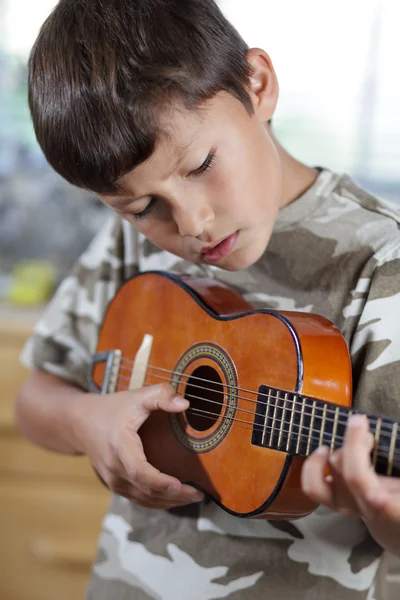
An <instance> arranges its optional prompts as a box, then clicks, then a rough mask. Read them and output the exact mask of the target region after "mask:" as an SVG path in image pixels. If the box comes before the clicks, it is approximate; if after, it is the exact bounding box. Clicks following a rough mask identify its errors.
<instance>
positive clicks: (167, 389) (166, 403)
mask: <svg viewBox="0 0 400 600" xmlns="http://www.w3.org/2000/svg"><path fill="white" fill-rule="evenodd" d="M142 394H143V395H142V399H141V400H142V401H141V408H142V410H143V412H144V413H145V416H146V417H147V416H149V414H150V413H151V412H153V411H155V410H165V411H166V412H171V413H175V412H182V411H184V410H186V409H187V408H188V407H189V401H188V400H186V399H185V398H183V397H182V396H177V395H176V392H175V390H174V389H173V388H172V387H171V386H170V385H168V384H164V383H162V384H160V385H152V386H148V387H146V388H142Z"/></svg>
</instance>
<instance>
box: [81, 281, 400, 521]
mask: <svg viewBox="0 0 400 600" xmlns="http://www.w3.org/2000/svg"><path fill="white" fill-rule="evenodd" d="M161 382H169V383H170V384H171V385H172V386H173V387H174V388H175V390H176V392H177V393H178V394H180V395H181V396H184V397H185V398H187V399H188V400H189V402H190V406H189V408H188V409H187V410H186V411H185V412H183V413H180V414H174V415H171V414H169V413H166V412H164V411H156V412H154V413H152V415H151V416H150V417H149V419H148V420H147V421H146V422H145V423H144V425H143V426H142V427H141V429H140V431H139V434H140V436H141V439H142V441H143V445H144V450H145V454H146V456H147V459H148V460H149V462H150V463H151V464H153V465H154V466H155V467H157V468H158V469H160V471H162V472H164V473H168V474H170V475H173V476H175V477H177V478H178V479H179V480H180V481H182V482H185V483H189V484H191V485H194V486H195V487H197V488H199V489H201V490H202V491H203V492H205V494H206V495H207V496H208V497H210V498H211V499H212V500H214V501H215V502H217V503H218V504H219V505H220V506H221V507H222V508H223V509H225V510H226V511H228V512H229V513H231V514H233V515H235V516H238V517H253V518H257V517H261V518H266V519H295V518H298V517H302V516H305V515H307V514H309V513H310V512H312V511H313V510H315V508H316V505H315V504H314V503H313V502H312V501H311V500H309V499H308V498H307V497H306V496H305V495H304V494H303V493H302V492H301V489H300V471H301V466H302V463H303V462H304V460H305V458H306V457H307V456H308V455H309V454H310V453H311V452H312V451H313V450H315V449H316V448H317V447H318V446H320V445H322V444H325V445H327V446H329V447H330V449H331V450H332V451H333V450H335V449H337V448H339V447H340V446H341V445H342V443H343V436H344V431H345V427H346V423H347V420H348V417H349V415H350V414H351V413H352V412H360V411H356V410H352V409H351V399H352V389H351V363H350V358H349V353H348V348H347V345H346V342H345V340H344V338H343V337H342V335H341V333H340V332H339V330H338V329H337V328H336V327H335V326H334V325H333V324H332V323H331V322H330V321H328V320H327V319H325V318H323V317H320V316H317V315H313V314H308V313H301V312H285V311H282V312H276V311H273V310H254V309H253V308H252V307H251V306H250V305H249V304H248V303H247V302H246V301H245V300H244V299H243V298H242V297H241V296H240V295H239V294H238V293H237V292H235V291H233V290H232V289H230V288H229V287H227V286H225V285H223V284H221V283H218V282H216V281H213V280H212V279H191V278H190V277H180V278H179V277H176V276H174V275H171V274H167V273H163V272H145V273H141V274H138V275H136V276H134V277H133V278H132V279H130V280H129V281H127V282H126V283H125V284H124V285H123V286H122V287H121V288H120V290H119V291H118V293H117V294H116V296H115V297H114V299H113V300H112V301H111V303H110V305H109V307H108V310H107V313H106V316H105V319H104V323H103V325H102V328H101V332H100V336H99V342H98V347H97V354H96V355H95V356H94V358H93V368H92V373H91V376H90V387H91V389H92V390H94V391H97V392H100V393H111V392H116V391H118V390H127V389H138V388H140V387H142V386H146V385H154V384H157V383H161ZM368 419H369V425H370V429H371V431H372V433H373V434H374V435H375V447H374V449H373V451H372V455H371V458H372V464H373V466H374V468H375V470H376V471H377V472H379V473H382V474H385V475H388V476H399V475H400V437H399V435H398V423H396V422H395V421H393V420H391V419H389V418H381V417H378V416H374V415H368Z"/></svg>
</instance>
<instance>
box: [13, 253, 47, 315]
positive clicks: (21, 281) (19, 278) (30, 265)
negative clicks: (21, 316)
mask: <svg viewBox="0 0 400 600" xmlns="http://www.w3.org/2000/svg"><path fill="white" fill-rule="evenodd" d="M55 283H56V274H55V271H54V268H53V266H52V265H51V263H49V262H47V261H42V260H26V261H23V262H21V263H19V264H18V265H16V266H15V267H14V269H13V270H12V272H11V281H10V286H9V289H8V293H7V296H6V297H7V300H8V301H9V302H11V303H12V304H16V305H18V306H38V305H40V304H44V303H45V302H46V301H47V300H48V299H49V297H50V295H51V293H52V291H53V289H54V286H55Z"/></svg>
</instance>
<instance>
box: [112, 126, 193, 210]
mask: <svg viewBox="0 0 400 600" xmlns="http://www.w3.org/2000/svg"><path fill="white" fill-rule="evenodd" d="M197 139H198V138H197V137H196V136H195V135H194V136H193V137H192V139H190V140H189V141H188V142H187V143H186V144H183V145H181V146H179V148H178V159H177V161H176V163H175V165H174V166H173V169H172V171H175V170H176V169H177V168H178V167H179V165H180V164H181V162H182V161H183V160H184V159H185V158H186V156H187V154H188V153H189V151H190V150H191V148H192V147H193V144H194V142H195V141H196V140H197ZM149 158H150V157H149ZM137 166H139V165H137ZM133 170H134V169H133ZM122 178H123V177H122ZM115 187H116V191H115V192H109V193H106V194H102V195H103V196H105V197H113V198H114V199H115V200H114V201H113V204H114V208H124V207H125V206H127V205H128V204H132V202H136V200H139V198H137V199H134V198H133V196H135V194H131V195H130V197H129V198H119V197H118V196H115V194H117V195H118V194H123V190H122V188H121V191H120V192H119V191H118V181H117V182H116V184H115Z"/></svg>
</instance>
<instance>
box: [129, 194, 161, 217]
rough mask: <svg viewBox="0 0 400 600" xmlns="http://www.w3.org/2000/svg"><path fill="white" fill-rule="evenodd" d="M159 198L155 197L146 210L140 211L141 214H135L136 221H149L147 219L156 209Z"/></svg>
mask: <svg viewBox="0 0 400 600" xmlns="http://www.w3.org/2000/svg"><path fill="white" fill-rule="evenodd" d="M157 200H158V199H157V198H155V197H154V196H153V198H152V199H151V200H150V202H149V203H148V205H147V206H146V208H145V209H144V210H142V211H140V212H139V213H135V214H133V215H132V216H133V218H134V219H136V221H142V220H143V219H147V217H148V216H149V215H150V214H151V213H152V212H153V210H154V209H155V207H156V204H157Z"/></svg>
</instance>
